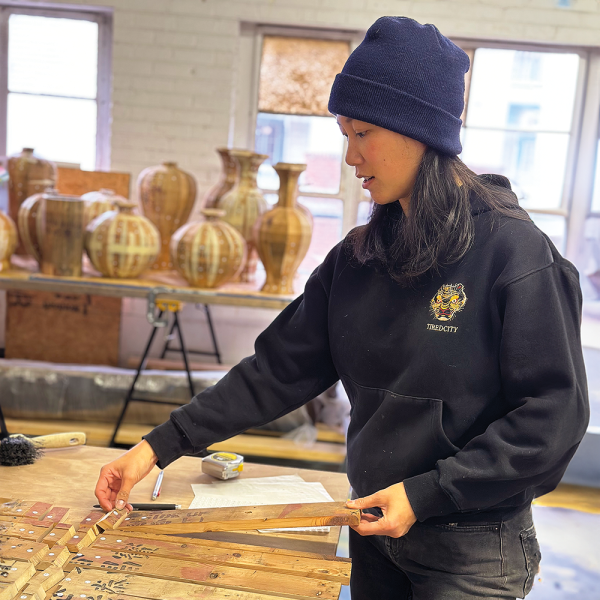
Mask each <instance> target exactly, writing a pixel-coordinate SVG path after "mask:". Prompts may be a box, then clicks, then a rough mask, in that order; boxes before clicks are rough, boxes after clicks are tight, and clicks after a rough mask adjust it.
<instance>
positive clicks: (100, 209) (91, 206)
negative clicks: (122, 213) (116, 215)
mask: <svg viewBox="0 0 600 600" xmlns="http://www.w3.org/2000/svg"><path fill="white" fill-rule="evenodd" d="M81 199H82V200H84V201H85V209H84V211H83V225H84V227H87V226H88V225H89V224H90V223H91V222H92V221H93V220H94V219H95V218H96V217H99V216H100V215H101V214H103V213H105V212H108V211H109V210H112V211H114V210H117V206H116V204H115V203H116V202H117V200H118V201H119V202H125V203H127V198H123V196H119V195H118V194H116V193H115V192H114V190H108V189H101V190H99V191H97V192H87V194H83V195H82V196H81Z"/></svg>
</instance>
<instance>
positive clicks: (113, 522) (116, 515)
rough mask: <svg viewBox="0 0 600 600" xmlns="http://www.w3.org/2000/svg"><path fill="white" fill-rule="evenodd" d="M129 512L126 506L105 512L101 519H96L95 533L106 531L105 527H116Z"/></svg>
mask: <svg viewBox="0 0 600 600" xmlns="http://www.w3.org/2000/svg"><path fill="white" fill-rule="evenodd" d="M155 512H156V511H155ZM161 512H162V511H161ZM129 514H130V512H129V511H128V510H127V509H126V508H124V509H122V510H111V511H110V512H108V513H106V514H105V515H104V516H103V517H102V518H101V519H99V520H98V521H96V523H95V525H94V529H95V531H96V533H100V532H101V531H106V530H107V529H118V528H119V526H120V525H121V523H122V522H123V521H124V520H125V519H126V518H127V516H128V515H129Z"/></svg>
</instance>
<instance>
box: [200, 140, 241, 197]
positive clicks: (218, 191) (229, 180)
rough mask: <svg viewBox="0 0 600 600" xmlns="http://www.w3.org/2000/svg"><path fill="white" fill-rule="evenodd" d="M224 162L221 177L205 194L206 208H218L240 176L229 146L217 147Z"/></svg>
mask: <svg viewBox="0 0 600 600" xmlns="http://www.w3.org/2000/svg"><path fill="white" fill-rule="evenodd" d="M217 152H218V153H219V156H220V157H221V161H222V163H223V170H222V171H221V178H220V179H219V181H218V182H217V183H216V184H215V185H214V186H213V187H212V188H210V190H209V191H208V193H207V194H206V196H204V203H203V204H204V208H218V207H219V202H220V201H221V198H222V197H223V196H224V195H225V194H226V193H227V192H228V191H229V190H230V189H231V188H232V187H233V186H234V185H235V182H236V181H237V176H238V167H237V163H236V162H235V160H234V159H233V158H232V157H231V154H230V151H229V148H217Z"/></svg>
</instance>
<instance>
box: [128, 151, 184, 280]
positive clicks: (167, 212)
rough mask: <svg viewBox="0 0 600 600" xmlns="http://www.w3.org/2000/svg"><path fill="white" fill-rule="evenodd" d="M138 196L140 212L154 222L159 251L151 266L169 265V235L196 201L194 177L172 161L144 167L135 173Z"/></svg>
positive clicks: (165, 267)
mask: <svg viewBox="0 0 600 600" xmlns="http://www.w3.org/2000/svg"><path fill="white" fill-rule="evenodd" d="M137 184H138V198H139V201H140V205H141V207H142V212H143V213H144V216H146V217H148V219H150V221H152V223H154V225H156V227H157V229H158V231H159V233H160V240H161V247H160V253H159V255H158V258H157V259H156V261H155V262H154V264H153V265H152V269H156V270H161V271H162V270H168V269H173V268H174V265H173V262H172V261H171V256H170V253H169V244H170V242H171V236H172V235H173V234H174V233H175V232H176V231H177V230H178V229H179V228H180V227H181V226H182V225H184V224H185V223H186V221H187V220H188V218H189V216H190V213H191V212H192V208H193V207H194V202H195V201H196V181H195V179H194V178H193V177H192V176H191V175H190V174H189V173H186V172H185V171H182V170H181V169H179V168H177V164H176V163H174V162H165V163H163V164H162V165H158V166H156V167H148V168H147V169H144V170H143V171H142V172H141V173H140V176H139V177H138V182H137Z"/></svg>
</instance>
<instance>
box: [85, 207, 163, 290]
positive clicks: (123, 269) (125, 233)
mask: <svg viewBox="0 0 600 600" xmlns="http://www.w3.org/2000/svg"><path fill="white" fill-rule="evenodd" d="M115 204H116V206H117V208H118V210H112V211H109V212H105V213H103V214H101V215H100V216H99V217H96V218H95V219H94V220H93V221H92V222H91V223H90V224H89V225H88V226H87V229H86V232H85V250H86V252H87V255H88V256H89V257H90V261H91V262H92V264H93V265H94V267H95V268H96V269H97V270H98V271H100V273H102V275H104V276H105V277H114V278H119V279H121V278H132V277H137V276H138V275H140V274H141V273H143V272H144V271H145V270H146V269H148V268H150V266H151V265H152V263H153V262H154V260H155V259H156V257H157V256H158V253H159V252H160V234H159V233H158V229H157V228H156V227H155V226H154V225H153V224H152V223H151V221H149V220H148V219H146V217H143V216H141V215H139V214H134V209H135V208H136V205H135V204H134V203H132V202H123V201H120V200H117V201H116V202H115Z"/></svg>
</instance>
